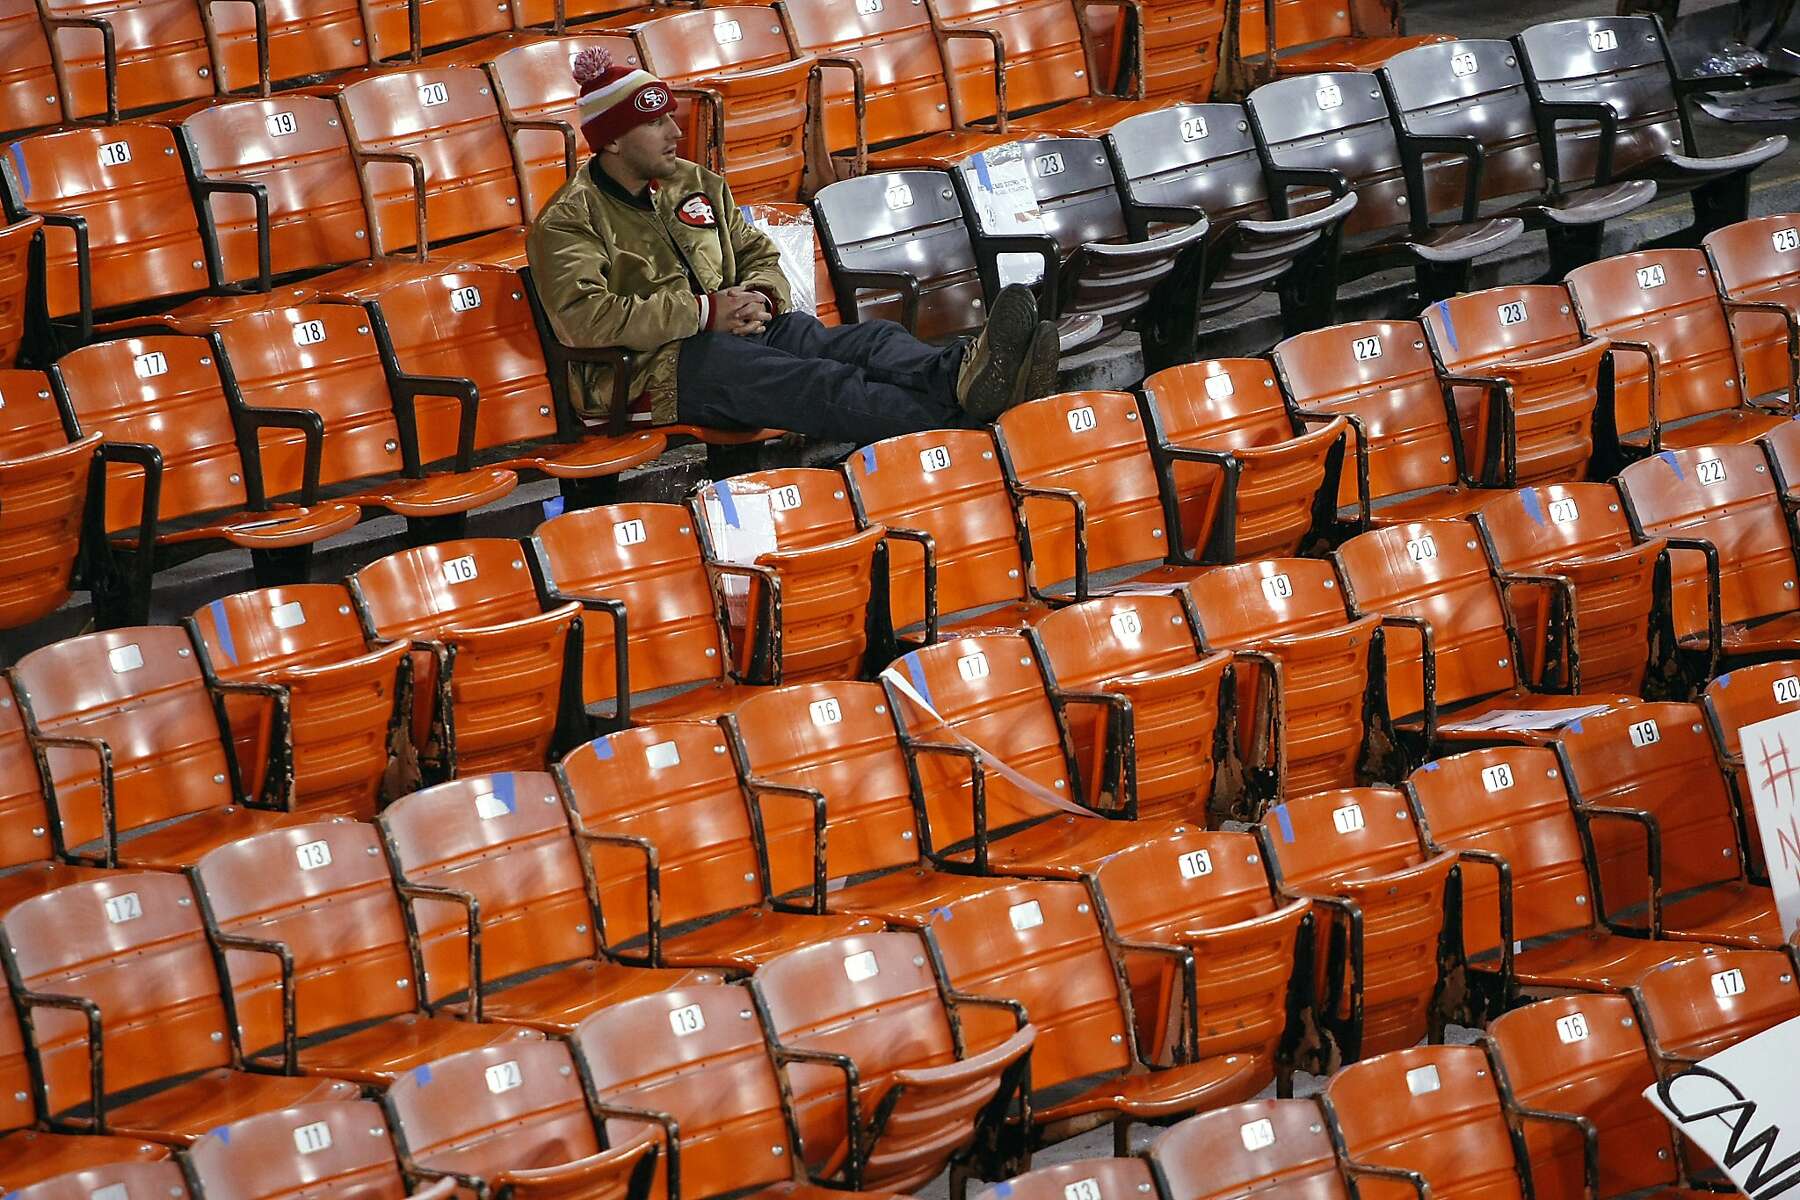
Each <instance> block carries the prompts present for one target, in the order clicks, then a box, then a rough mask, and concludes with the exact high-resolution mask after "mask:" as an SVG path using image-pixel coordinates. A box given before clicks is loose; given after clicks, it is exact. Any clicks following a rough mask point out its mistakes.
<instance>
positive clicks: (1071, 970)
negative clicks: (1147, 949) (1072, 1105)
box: [929, 879, 1133, 1088]
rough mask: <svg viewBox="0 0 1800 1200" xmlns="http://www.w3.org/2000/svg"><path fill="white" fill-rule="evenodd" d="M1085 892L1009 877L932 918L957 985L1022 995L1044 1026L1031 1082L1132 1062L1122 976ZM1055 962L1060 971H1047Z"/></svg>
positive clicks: (1043, 1083)
mask: <svg viewBox="0 0 1800 1200" xmlns="http://www.w3.org/2000/svg"><path fill="white" fill-rule="evenodd" d="M1088 909H1089V903H1088V892H1087V889H1086V888H1085V887H1083V886H1082V885H1081V884H1079V883H1071V882H1067V881H1053V882H1052V881H1027V880H1022V879H1021V880H1011V881H1008V882H1004V883H996V885H995V886H994V887H992V888H989V889H986V890H984V891H981V892H978V893H975V894H972V895H968V896H964V897H959V898H958V899H955V900H952V901H951V902H950V903H949V904H947V905H945V906H944V907H943V908H940V909H937V910H935V911H934V912H933V913H932V915H931V923H930V926H929V929H930V934H931V937H932V939H933V940H934V941H935V942H936V943H937V946H938V950H939V952H940V954H941V955H942V957H943V964H944V970H945V972H946V974H948V976H949V978H950V982H951V984H952V985H953V986H954V987H956V988H957V989H958V990H959V991H964V992H973V993H975V994H976V995H978V996H994V997H997V998H1001V999H1009V1000H1017V1001H1019V1002H1020V1003H1021V1004H1023V1005H1024V1006H1025V1011H1026V1013H1028V1014H1029V1015H1030V1018H1031V1023H1032V1024H1033V1025H1035V1026H1037V1031H1038V1032H1037V1042H1036V1043H1035V1044H1034V1045H1033V1047H1032V1052H1031V1082H1032V1086H1033V1087H1038V1088H1050V1087H1054V1086H1056V1085H1057V1084H1059V1083H1066V1082H1069V1081H1071V1080H1075V1079H1082V1078H1085V1077H1087V1076H1090V1075H1098V1074H1101V1073H1103V1072H1107V1071H1115V1070H1119V1069H1121V1068H1124V1067H1127V1066H1129V1065H1130V1064H1131V1062H1132V1057H1133V1056H1132V1051H1131V1049H1130V1047H1131V1034H1130V1033H1129V1031H1128V1030H1127V1028H1126V1025H1127V1022H1126V1020H1125V1010H1124V1002H1123V1000H1122V998H1121V994H1120V991H1119V980H1118V977H1117V975H1116V974H1115V973H1114V970H1113V964H1112V961H1111V959H1110V957H1109V956H1108V954H1107V952H1106V947H1105V944H1104V941H1103V939H1102V937H1101V933H1100V925H1099V923H1098V921H1097V920H1096V918H1095V916H1094V914H1093V913H1092V912H1090V911H1088ZM1050 963H1054V964H1055V968H1054V969H1053V970H1046V969H1045V967H1046V965H1047V964H1050Z"/></svg>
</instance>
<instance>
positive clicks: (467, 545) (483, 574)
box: [349, 538, 540, 640]
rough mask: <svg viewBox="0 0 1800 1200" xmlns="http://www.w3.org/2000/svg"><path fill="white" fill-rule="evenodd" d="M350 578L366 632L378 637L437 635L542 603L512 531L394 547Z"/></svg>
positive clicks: (532, 610) (520, 613) (532, 611)
mask: <svg viewBox="0 0 1800 1200" xmlns="http://www.w3.org/2000/svg"><path fill="white" fill-rule="evenodd" d="M349 582H350V590H351V592H352V593H353V594H354V595H355V596H356V598H357V603H358V605H359V606H360V607H361V609H362V611H363V613H364V614H365V619H366V620H367V622H368V625H369V632H370V633H372V634H375V635H378V636H380V637H383V638H418V639H422V640H428V639H431V638H434V637H437V638H442V637H444V636H445V635H447V634H449V633H451V632H452V631H454V630H456V629H459V628H480V627H482V626H485V625H495V624H499V623H500V622H502V621H511V620H516V619H518V618H519V617H526V616H535V615H536V614H537V613H538V612H539V611H540V610H539V607H538V598H537V589H536V588H535V587H534V586H533V585H532V582H531V572H530V571H529V570H527V569H526V565H525V551H524V548H523V547H521V546H520V545H519V543H518V542H516V541H514V540H513V539H512V538H463V539H462V540H460V541H452V542H436V543H433V544H432V545H429V546H418V547H414V548H413V549H411V550H396V551H395V552H394V553H392V554H389V555H386V556H385V557H382V558H378V559H376V560H375V561H374V562H372V563H370V564H369V565H368V566H366V567H364V568H363V569H362V570H360V571H358V572H357V573H356V574H354V575H352V576H351V577H350V581H349Z"/></svg>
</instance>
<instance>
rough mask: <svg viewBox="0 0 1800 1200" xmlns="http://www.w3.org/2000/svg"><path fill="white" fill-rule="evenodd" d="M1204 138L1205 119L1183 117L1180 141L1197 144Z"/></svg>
mask: <svg viewBox="0 0 1800 1200" xmlns="http://www.w3.org/2000/svg"><path fill="white" fill-rule="evenodd" d="M1205 136H1206V118H1205V117H1183V118H1182V119H1181V140H1182V141H1184V142H1197V141H1199V140H1200V139H1201V138H1203V137H1205Z"/></svg>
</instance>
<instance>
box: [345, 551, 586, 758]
mask: <svg viewBox="0 0 1800 1200" xmlns="http://www.w3.org/2000/svg"><path fill="white" fill-rule="evenodd" d="M348 583H349V587H350V594H351V596H352V597H354V600H355V604H356V607H357V611H358V613H359V614H360V616H361V617H362V621H363V632H364V633H366V634H367V635H368V637H369V639H370V641H371V642H373V643H374V644H375V645H377V646H380V645H384V644H386V643H388V642H404V643H407V644H408V645H409V646H410V648H411V650H412V661H413V680H414V701H415V704H414V720H413V729H414V732H413V739H414V742H415V744H416V745H417V746H418V747H419V753H420V755H421V757H422V758H423V759H424V760H425V761H426V762H427V763H428V764H430V766H431V768H433V769H435V770H438V771H440V772H442V773H443V774H444V775H445V776H446V777H454V776H457V775H474V774H477V773H480V772H482V771H495V770H542V769H543V767H544V764H545V761H546V758H547V756H548V755H549V754H550V753H551V751H552V749H553V747H554V745H555V743H556V742H557V739H558V735H559V734H561V733H562V732H563V730H564V728H565V723H566V722H573V721H574V720H575V719H576V718H578V717H579V716H580V713H579V712H578V711H577V709H576V704H575V693H576V685H577V681H578V676H579V655H580V652H581V632H580V631H581V625H582V622H581V609H580V607H579V606H577V605H574V604H559V605H555V606H554V607H551V608H549V609H545V608H542V607H540V606H539V604H538V597H537V590H536V588H535V587H533V586H532V581H531V573H530V571H529V570H528V569H527V568H526V565H525V550H524V547H522V546H521V545H520V544H519V543H518V542H516V541H514V540H512V539H511V538H464V539H462V540H459V541H452V542H438V543H435V544H433V545H430V546H421V547H418V548H415V549H412V550H400V551H396V552H395V553H393V554H389V555H387V556H386V557H384V558H378V559H376V560H375V561H374V562H372V563H370V564H369V565H368V566H366V567H363V568H362V569H361V570H360V571H357V572H356V573H355V574H354V575H352V576H350V578H349V580H348Z"/></svg>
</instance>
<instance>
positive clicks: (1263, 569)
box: [1188, 558, 1349, 646]
mask: <svg viewBox="0 0 1800 1200" xmlns="http://www.w3.org/2000/svg"><path fill="white" fill-rule="evenodd" d="M1188 593H1189V594H1190V595H1192V596H1193V598H1194V607H1195V609H1196V610H1197V611H1198V612H1199V614H1200V628H1201V630H1202V631H1203V632H1204V633H1205V634H1206V640H1207V641H1208V642H1209V643H1210V644H1212V645H1215V646H1242V645H1246V644H1248V643H1251V642H1255V641H1258V640H1261V639H1264V638H1269V637H1278V636H1281V635H1283V634H1292V633H1311V632H1314V631H1316V630H1321V629H1331V628H1334V627H1336V626H1340V625H1343V624H1345V623H1347V622H1348V620H1349V613H1348V610H1347V609H1346V608H1345V600H1344V592H1343V589H1342V588H1341V587H1339V586H1338V578H1337V572H1336V571H1335V570H1333V569H1332V565H1331V564H1330V563H1329V562H1322V561H1320V560H1318V559H1311V558H1267V559H1262V560H1261V561H1258V562H1249V563H1235V564H1233V565H1231V566H1228V567H1220V568H1218V569H1217V570H1214V571H1207V572H1206V573H1204V574H1203V575H1201V576H1200V577H1199V578H1198V579H1195V580H1193V581H1192V582H1190V583H1189V584H1188Z"/></svg>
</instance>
